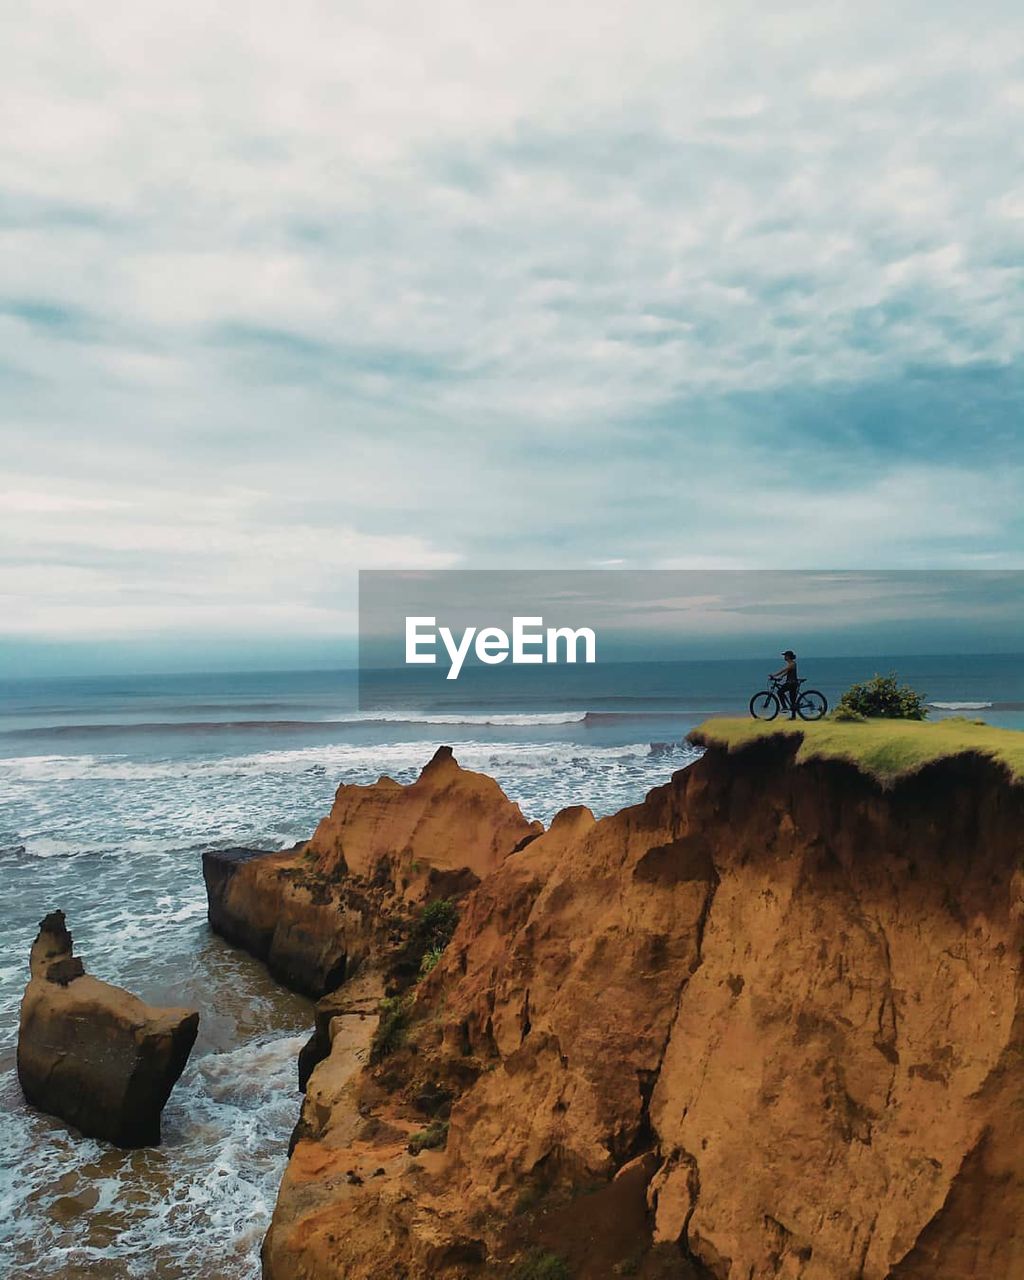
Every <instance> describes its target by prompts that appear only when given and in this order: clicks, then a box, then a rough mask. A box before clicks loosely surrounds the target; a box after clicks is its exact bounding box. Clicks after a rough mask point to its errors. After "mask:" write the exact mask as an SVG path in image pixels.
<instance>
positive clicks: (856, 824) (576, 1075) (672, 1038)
mask: <svg viewBox="0 0 1024 1280" xmlns="http://www.w3.org/2000/svg"><path fill="white" fill-rule="evenodd" d="M706 741H707V743H708V750H707V751H706V754H705V755H704V757H703V758H702V759H701V760H700V761H698V762H697V763H696V764H695V765H693V766H692V767H691V768H690V769H688V770H685V771H682V772H680V773H677V774H675V775H674V776H673V778H672V779H671V781H670V782H668V783H667V784H666V785H664V786H662V787H659V788H657V789H655V790H653V791H652V792H650V793H649V795H648V796H647V798H646V799H645V800H644V801H643V803H641V804H639V805H635V806H632V807H631V808H628V809H625V810H623V811H621V812H620V813H617V814H615V815H612V816H610V817H607V818H604V819H601V820H600V821H595V820H594V818H593V817H592V816H591V814H590V813H589V812H588V811H587V810H585V809H579V808H577V809H571V810H566V811H565V812H563V813H562V814H560V815H559V816H558V817H557V818H556V819H555V821H554V822H553V823H552V826H551V828H550V830H549V831H548V832H546V833H545V834H544V835H542V836H540V837H539V838H537V839H535V840H533V841H532V842H530V843H529V844H528V845H527V846H525V847H524V848H523V849H522V850H521V851H520V852H518V853H517V854H516V855H515V856H514V857H508V858H506V859H504V860H503V861H502V862H501V863H500V865H499V866H498V867H497V868H496V869H495V870H494V871H493V872H492V873H491V874H490V875H489V876H486V877H484V878H483V879H482V881H481V883H480V885H479V886H478V887H477V888H476V889H475V890H474V891H473V892H472V893H470V895H469V896H468V898H467V899H466V900H465V902H464V903H463V907H462V916H461V921H460V924H459V927H458V929H457V931H456V933H455V936H454V937H453V939H452V941H451V943H450V944H449V946H448V948H447V950H446V951H445V953H444V955H443V956H442V958H441V960H440V962H439V963H438V964H437V966H436V968H434V969H433V971H432V972H431V973H430V974H429V975H427V976H426V977H424V978H423V979H422V980H421V981H420V982H419V983H418V984H417V985H416V987H415V988H414V990H413V991H412V993H411V994H410V996H409V997H408V998H407V1004H406V1005H405V1006H403V1008H404V1010H405V1011H404V1014H403V1016H404V1018H405V1023H406V1025H405V1027H404V1031H403V1035H402V1037H401V1040H400V1041H396V1045H395V1047H394V1049H393V1051H391V1052H390V1053H389V1054H388V1055H387V1056H386V1057H384V1058H383V1059H382V1060H381V1059H380V1056H379V1054H378V1060H377V1061H376V1062H374V1061H373V1054H372V1053H370V1054H364V1056H365V1057H366V1063H365V1065H360V1063H359V1062H358V1061H355V1060H354V1059H353V1056H352V1054H351V1052H350V1048H349V1044H348V1042H347V1041H346V1038H345V1037H339V1038H338V1039H337V1041H336V1047H335V1046H334V1045H332V1046H331V1049H330V1052H329V1053H328V1055H327V1057H326V1058H325V1059H324V1060H323V1061H321V1062H320V1063H319V1065H317V1066H316V1067H315V1069H314V1070H313V1072H312V1075H311V1077H310V1080H309V1084H308V1089H307V1101H308V1105H307V1108H306V1109H305V1111H304V1116H305V1120H306V1123H305V1125H304V1126H300V1130H299V1131H297V1133H296V1141H295V1146H294V1151H293V1153H292V1156H291V1159H290V1162H289V1165H288V1169H287V1171H286V1173H285V1177H284V1180H283V1182H282V1186H281V1190H280V1194H279V1199H278V1204H277V1208H276V1210H275V1214H274V1219H273V1223H272V1226H271V1230H270V1232H269V1234H268V1237H267V1240H266V1242H265V1245H264V1276H265V1277H266V1278H267V1280H299V1277H308V1276H316V1277H317V1278H318V1280H333V1278H335V1277H337V1278H338V1280H341V1277H345V1278H346V1280H370V1277H381V1276H392V1275H394V1276H397V1275H408V1276H427V1275H429V1276H431V1277H438V1278H441V1280H443V1278H445V1277H448V1278H450V1280H455V1277H468V1276H472V1275H481V1276H484V1275H499V1274H505V1273H506V1272H505V1268H507V1267H508V1266H509V1265H510V1264H511V1263H512V1261H513V1260H514V1259H515V1258H516V1257H517V1256H519V1255H521V1254H522V1253H523V1251H524V1250H526V1249H527V1248H529V1247H531V1246H532V1247H535V1248H537V1249H539V1250H540V1251H541V1254H543V1255H548V1254H558V1255H562V1256H564V1257H566V1258H567V1260H568V1262H569V1264H570V1274H572V1275H573V1276H574V1277H576V1278H577V1280H599V1278H603V1277H608V1278H609V1280H610V1278H611V1277H612V1276H614V1275H621V1274H635V1275H639V1276H641V1277H649V1278H653V1277H654V1276H656V1275H657V1276H662V1275H664V1276H668V1275H672V1276H676V1277H682V1276H691V1277H697V1276H699V1277H702V1278H703V1280H707V1278H708V1277H713V1278H714V1280H739V1278H740V1277H742V1280H926V1278H927V1280H976V1278H977V1277H979V1276H1006V1277H1019V1276H1022V1275H1024V1122H1022V1120H1021V1116H1022V1115H1024V998H1022V997H1024V984H1022V980H1021V976H1020V968H1021V956H1022V953H1024V872H1022V860H1024V845H1022V836H1021V832H1022V831H1024V788H1022V787H1021V785H1020V784H1019V783H1018V782H1016V781H1014V780H1013V779H1012V778H1011V777H1010V776H1009V774H1008V773H1007V771H1006V770H1005V769H1004V768H1002V767H1001V766H1000V765H998V764H997V763H995V762H993V761H991V760H986V759H983V758H981V757H979V756H978V755H977V754H975V753H970V752H965V753H963V754H954V755H952V756H951V757H949V758H946V759H940V760H937V761H934V762H933V763H930V764H928V765H926V766H925V767H923V768H921V769H920V770H918V771H917V772H915V773H913V774H912V775H909V776H906V777H903V778H899V779H897V780H895V781H894V782H892V783H891V784H890V785H884V784H883V783H882V782H880V781H879V780H878V779H877V778H876V777H875V776H873V775H872V774H871V773H869V772H868V771H866V770H863V769H860V768H858V767H856V766H854V765H853V764H850V763H844V762H842V761H836V760H821V759H808V760H803V759H801V760H797V758H796V753H797V749H798V747H799V737H798V736H797V735H775V736H772V737H769V738H768V739H766V740H764V741H761V742H757V743H754V744H752V745H750V746H748V747H746V748H744V749H741V750H736V751H733V752H727V751H726V750H725V749H723V748H722V747H720V746H718V745H716V744H715V742H714V741H713V739H707V740H706ZM345 856H346V857H347V850H346V851H345ZM343 995H344V989H343V991H342V992H341V993H339V996H343ZM352 1016H353V1015H352V1014H350V1015H349V1017H350V1018H351V1017H352ZM352 1025H353V1026H355V1024H354V1023H353V1024H352ZM362 1034H363V1035H365V1028H364V1029H363V1031H362ZM322 1081H323V1083H321V1082H322ZM332 1081H336V1082H337V1083H331V1082H332ZM424 1099H428V1100H429V1099H434V1100H435V1101H434V1103H430V1102H429V1101H428V1103H427V1105H426V1106H425V1105H424ZM439 1100H440V1101H439ZM442 1103H443V1107H442ZM435 1106H437V1107H442V1109H440V1110H438V1111H437V1113H436V1116H435V1117H434V1118H431V1114H430V1113H431V1110H432V1108H434V1107H435ZM424 1134H426V1135H427V1137H428V1141H429V1144H430V1147H431V1148H432V1149H421V1146H422V1142H423V1135H424ZM412 1151H415V1152H416V1154H415V1155H413V1154H411V1152H412ZM624 1221H629V1222H631V1223H632V1224H633V1226H632V1227H631V1231H630V1233H628V1234H627V1235H626V1236H625V1237H623V1234H622V1232H621V1230H620V1229H619V1225H618V1224H621V1223H622V1222H624ZM581 1224H586V1225H585V1229H584V1228H583V1227H582V1226H581ZM616 1232H618V1234H616ZM538 1265H539V1264H538ZM538 1273H539V1272H538Z"/></svg>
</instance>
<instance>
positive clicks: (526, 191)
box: [0, 0, 1024, 673]
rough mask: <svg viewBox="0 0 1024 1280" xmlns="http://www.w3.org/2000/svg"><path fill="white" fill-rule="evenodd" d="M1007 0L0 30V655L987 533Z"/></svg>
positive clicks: (172, 640)
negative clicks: (371, 603) (579, 574)
mask: <svg viewBox="0 0 1024 1280" xmlns="http://www.w3.org/2000/svg"><path fill="white" fill-rule="evenodd" d="M1014 10H1015V6H1011V5H1009V4H1005V5H1004V4H999V3H990V4H987V5H984V6H981V7H980V8H979V7H964V6H962V5H952V4H946V3H936V0H931V3H927V4H925V3H915V2H913V0H911V2H910V3H905V4H902V5H899V6H894V5H891V4H885V5H883V4H880V3H876V2H875V0H865V2H864V3H860V4H858V5H851V4H848V3H841V4H825V3H817V4H814V5H806V6H803V5H801V6H786V5H783V4H772V5H764V4H747V3H738V2H737V0H725V2H724V3H722V4H719V5H709V4H697V3H692V2H690V0H683V2H680V0H663V2H661V0H659V2H658V3H653V2H652V0H630V2H629V3H626V2H625V0H622V2H620V0H614V2H612V0H586V3H583V2H582V0H562V3H560V4H558V5H552V4H550V3H547V2H545V3H540V2H539V0H519V2H518V3H516V4H514V5H498V4H481V3H479V2H477V3H470V2H469V0H439V2H438V3H434V4H432V5H429V6H422V5H414V4H411V3H408V0H406V2H405V3H401V4H399V3H392V2H391V0H372V2H367V3H360V2H358V0H348V2H347V3H342V4H328V3H316V2H312V3H311V2H308V0H296V2H294V3H292V4H290V5H288V6H281V5H270V4H267V3H264V0H249V3H247V4H244V5H242V4H233V5H228V4H219V5H218V4H203V5H198V4H196V3H194V2H193V0H174V2H173V3H170V2H168V3H161V2H157V0H140V2H139V3H137V4H135V5H133V6H124V5H121V4H118V5H114V4H112V3H110V2H109V0H94V2H93V3H92V4H89V5H82V4H80V3H75V4H69V3H59V2H53V0H41V2H40V3H36V4H33V5H32V6H31V8H30V9H24V8H22V9H21V10H19V11H17V12H16V11H15V7H14V6H8V9H7V11H6V14H5V16H3V17H2V18H0V72H2V74H0V104H2V114H3V119H4V121H5V126H6V127H5V129H4V130H3V136H2V140H0V339H2V342H0V414H2V426H0V429H2V439H3V450H2V454H0V469H2V476H0V488H2V490H3V492H2V495H0V660H2V661H3V662H5V664H6V665H7V669H8V671H10V672H13V673H17V672H22V671H33V670H57V669H65V668H66V669H72V668H74V667H75V666H76V665H77V666H82V667H85V666H102V665H103V664H104V663H106V664H108V665H109V664H110V663H114V664H120V663H125V662H128V663H134V664H135V665H141V666H143V667H145V666H149V667H153V666H157V667H159V666H161V665H178V664H182V663H184V664H186V665H188V664H191V665H202V663H203V662H204V661H207V660H208V661H217V662H227V661H234V660H235V659H237V660H238V661H240V662H242V663H243V664H245V665H249V664H252V663H257V664H264V665H265V664H267V663H271V664H273V663H274V662H276V661H277V660H280V662H282V663H283V662H285V661H289V660H295V661H303V662H305V661H318V662H319V661H323V660H325V659H327V660H329V658H330V656H331V655H332V654H334V653H335V652H340V650H339V649H338V648H337V640H336V637H338V636H340V635H344V634H346V633H351V632H352V630H353V629H354V625H355V618H354V610H355V573H356V570H357V569H359V568H435V569H440V568H462V567H466V568H479V567H506V568H507V567H560V568H561V567H572V568H586V567H605V566H622V567H643V568H658V567H697V568H702V567H710V568H714V567H765V566H775V567H793V568H796V567H804V568H806V567H815V568H845V567H870V568H875V567H904V568H926V567H954V568H975V567H977V568H988V569H994V568H1013V567H1021V566H1022V565H1024V517H1022V515H1021V502H1020V497H1021V493H1022V478H1024V477H1022V471H1024V456H1022V447H1021V438H1022V431H1021V408H1022V405H1024V395H1022V391H1024V366H1022V363H1021V352H1022V351H1024V309H1022V293H1024V290H1022V263H1024V167H1022V153H1021V144H1020V139H1021V137H1022V136H1024V39H1022V36H1021V26H1020V23H1019V18H1018V16H1017V15H1016V14H1015V12H1014Z"/></svg>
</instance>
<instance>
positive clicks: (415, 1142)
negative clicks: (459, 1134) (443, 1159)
mask: <svg viewBox="0 0 1024 1280" xmlns="http://www.w3.org/2000/svg"><path fill="white" fill-rule="evenodd" d="M447 1141H448V1121H447V1120H431V1122H430V1124H428V1125H427V1127H426V1128H425V1129H421V1130H420V1131H419V1133H414V1134H413V1135H412V1137H411V1138H410V1139H409V1146H408V1151H409V1154H410V1155H411V1156H418V1155H419V1153H420V1152H421V1151H439V1150H440V1149H441V1148H442V1147H443V1146H444V1145H445V1143H446V1142H447Z"/></svg>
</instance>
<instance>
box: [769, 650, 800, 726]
mask: <svg viewBox="0 0 1024 1280" xmlns="http://www.w3.org/2000/svg"><path fill="white" fill-rule="evenodd" d="M782 656H783V658H785V660H786V665H785V666H784V667H780V668H779V670H778V671H773V672H772V679H773V680H782V689H781V691H780V692H781V693H782V706H783V708H785V707H786V706H787V705H788V707H789V718H790V720H795V719H796V702H797V695H798V694H799V692H800V680H799V677H798V676H797V673H796V654H795V653H794V652H793V650H792V649H787V650H786V652H785V653H784V654H783V655H782Z"/></svg>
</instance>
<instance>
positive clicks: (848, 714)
mask: <svg viewBox="0 0 1024 1280" xmlns="http://www.w3.org/2000/svg"><path fill="white" fill-rule="evenodd" d="M830 718H831V719H832V720H842V721H843V722H844V723H845V722H846V721H852V722H853V723H856V724H863V723H864V721H865V720H867V716H862V715H861V713H860V712H859V711H854V710H853V708H852V707H847V706H844V705H843V704H842V703H840V704H839V706H838V707H836V709H835V711H833V712H832V715H831V717H830Z"/></svg>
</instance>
